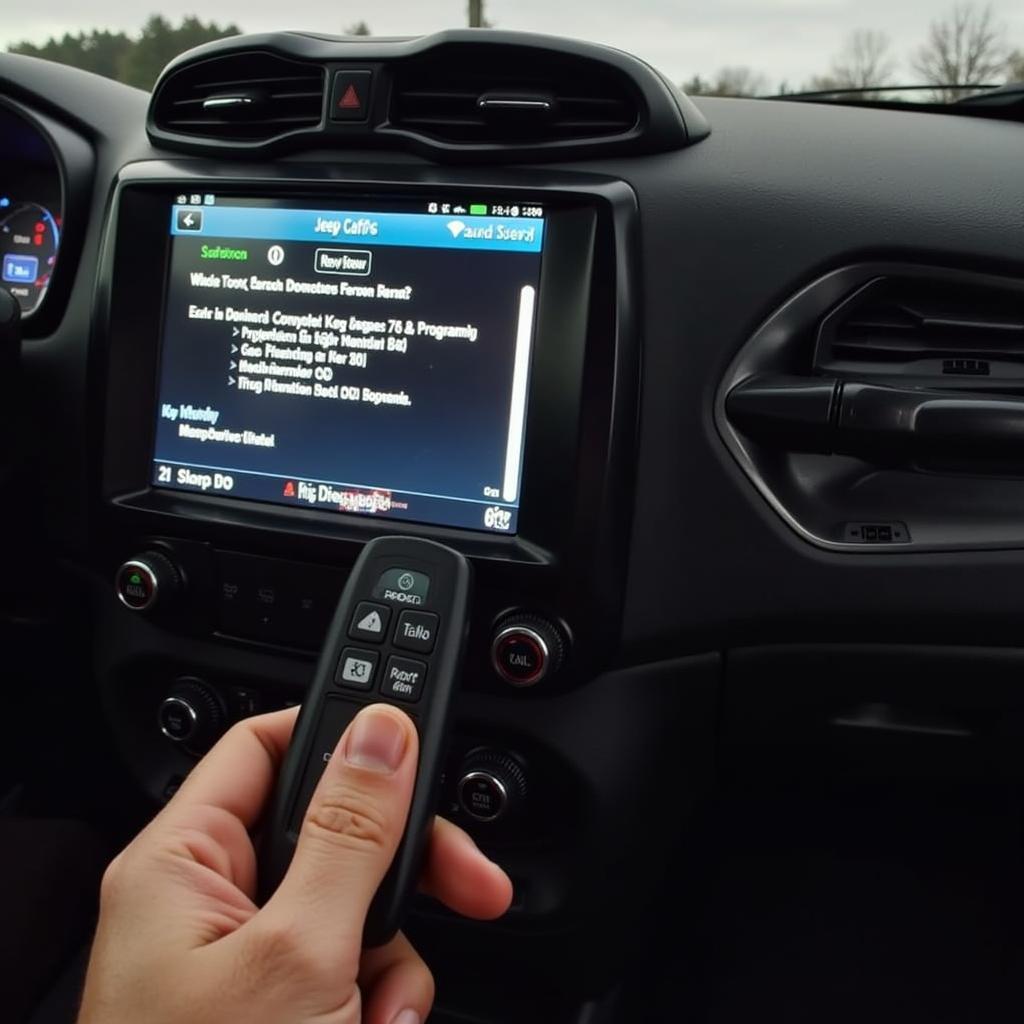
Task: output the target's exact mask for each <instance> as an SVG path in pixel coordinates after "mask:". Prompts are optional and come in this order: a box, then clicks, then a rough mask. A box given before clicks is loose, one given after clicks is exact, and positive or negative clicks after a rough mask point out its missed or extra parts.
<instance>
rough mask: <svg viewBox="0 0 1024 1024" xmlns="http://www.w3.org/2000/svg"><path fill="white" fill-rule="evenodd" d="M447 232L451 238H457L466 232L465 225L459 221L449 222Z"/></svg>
mask: <svg viewBox="0 0 1024 1024" xmlns="http://www.w3.org/2000/svg"><path fill="white" fill-rule="evenodd" d="M448 230H449V231H450V232H451V233H452V238H458V237H459V235H461V234H462V232H463V231H465V230H466V225H465V224H463V222H462V221H461V220H450V221H448Z"/></svg>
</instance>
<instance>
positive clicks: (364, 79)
mask: <svg viewBox="0 0 1024 1024" xmlns="http://www.w3.org/2000/svg"><path fill="white" fill-rule="evenodd" d="M372 80H373V72H372V71H338V72H335V75H334V86H333V88H332V89H331V120H332V121H365V120H366V119H367V118H368V117H369V116H370V84H371V82H372Z"/></svg>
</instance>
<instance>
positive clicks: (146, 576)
mask: <svg viewBox="0 0 1024 1024" xmlns="http://www.w3.org/2000/svg"><path fill="white" fill-rule="evenodd" d="M182 583H183V581H182V578H181V572H180V571H179V569H178V567H177V566H176V565H175V564H174V562H172V561H171V560H170V558H168V557H167V555H165V554H163V553H162V552H160V551H145V552H143V553H142V554H141V555H136V556H135V557H134V558H129V559H128V561H127V562H125V563H124V564H123V565H122V566H121V568H120V569H118V570H117V575H116V576H115V577H114V589H115V590H116V591H117V598H118V600H119V601H120V602H121V604H123V605H124V606H125V608H130V609H131V610H132V611H133V612H148V611H151V610H152V609H153V608H155V607H156V606H157V605H158V604H159V605H160V606H161V607H165V606H166V605H168V604H170V603H171V602H172V601H173V599H174V598H175V597H176V596H177V595H178V593H179V592H180V591H181V589H182Z"/></svg>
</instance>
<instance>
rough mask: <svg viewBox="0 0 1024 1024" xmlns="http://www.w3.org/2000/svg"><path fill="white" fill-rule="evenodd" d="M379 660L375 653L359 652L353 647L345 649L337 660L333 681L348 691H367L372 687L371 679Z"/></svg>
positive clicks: (378, 655) (375, 672)
mask: <svg viewBox="0 0 1024 1024" xmlns="http://www.w3.org/2000/svg"><path fill="white" fill-rule="evenodd" d="M379 660H380V654H378V652H377V651H361V650H357V649H356V648H355V647H346V648H345V650H343V651H342V652H341V657H340V658H339V659H338V668H337V670H336V671H335V673H334V681H335V682H336V683H337V684H338V685H339V686H344V687H346V688H347V689H349V690H369V689H370V688H371V687H372V686H373V677H374V676H375V675H376V674H377V662H378V661H379Z"/></svg>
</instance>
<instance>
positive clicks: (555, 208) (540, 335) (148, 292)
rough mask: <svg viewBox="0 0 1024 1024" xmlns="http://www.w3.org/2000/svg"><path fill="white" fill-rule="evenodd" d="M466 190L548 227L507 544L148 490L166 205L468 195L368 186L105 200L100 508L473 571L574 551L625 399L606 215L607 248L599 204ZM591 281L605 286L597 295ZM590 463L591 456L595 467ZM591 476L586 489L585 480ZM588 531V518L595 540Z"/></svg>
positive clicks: (126, 192)
mask: <svg viewBox="0 0 1024 1024" xmlns="http://www.w3.org/2000/svg"><path fill="white" fill-rule="evenodd" d="M473 187H474V189H475V190H476V192H477V194H480V195H481V196H486V198H487V199H488V200H489V201H494V200H495V199H500V200H501V201H512V200H515V201H518V202H520V203H522V202H529V201H530V200H531V199H532V200H535V201H537V202H540V203H542V204H543V206H544V208H545V215H546V221H547V228H546V231H547V238H546V242H545V250H544V257H543V259H542V267H541V285H540V289H539V304H538V313H537V327H536V336H535V342H534V352H533V359H534V362H533V370H532V373H531V385H530V395H529V401H528V407H527V426H526V442H525V446H524V469H523V478H522V491H521V497H520V506H519V523H518V526H519V529H518V533H517V534H516V535H515V536H501V535H492V534H489V533H481V532H478V531H473V530H465V529H454V528H451V527H443V526H435V525H427V524H418V523H409V522H405V521H400V520H395V519H378V518H374V517H364V516H360V515H354V514H343V513H334V512H329V511H319V510H306V509H294V508H290V507H284V506H278V505H273V504H269V503H262V502H257V501H252V500H241V499H231V498H221V497H212V496H204V495H197V494H194V493H189V492H179V491H171V490H166V489H159V488H155V487H153V486H152V485H151V483H150V480H151V456H152V451H153V447H152V446H153V434H154V430H155V421H156V419H155V408H156V406H155V403H156V401H157V384H158V381H157V378H158V370H159V362H158V345H157V344H156V343H155V339H157V338H159V337H160V335H161V329H162V322H163V298H164V291H165V287H166V277H167V274H166V266H167V258H168V253H169V245H170V236H169V233H168V231H167V218H168V211H169V209H170V198H171V197H172V195H173V194H174V193H175V192H176V191H193V190H198V191H204V190H206V191H213V192H216V193H218V194H221V195H229V194H231V195H252V196H266V197H268V198H278V197H279V198H289V199H301V200H304V201H306V200H308V201H311V202H316V201H321V202H325V203H326V202H331V203H335V204H337V203H343V202H345V200H346V198H347V197H352V198H364V199H367V200H374V199H377V200H381V201H383V200H386V199H388V198H396V199H409V198H414V199H426V198H428V197H429V198H432V199H433V198H437V199H442V198H446V197H450V198H455V196H456V195H462V194H464V188H465V186H455V185H450V184H447V183H446V184H443V185H442V184H435V183H433V182H422V183H415V184H413V183H409V182H395V181H387V182H385V181H365V180H364V181H352V182H346V183H344V184H343V185H342V184H341V183H338V184H335V183H333V182H332V183H327V182H324V181H323V180H319V181H301V182H300V181H295V180H265V179H261V180H259V181H253V180H251V179H245V178H241V177H239V178H225V177H216V178H212V177H211V178H204V177H199V176H196V177H187V176H185V177H182V176H168V177H165V178H161V177H154V178H152V179H150V180H145V181H132V180H122V181H121V182H120V183H119V184H118V186H117V189H116V191H115V195H114V198H113V206H112V216H111V221H110V224H109V227H108V237H107V240H106V246H105V252H106V257H107V259H106V263H107V266H108V268H109V272H108V273H104V274H103V275H102V276H101V281H100V294H98V296H97V299H98V302H97V311H98V316H99V318H100V323H101V324H102V330H103V332H104V334H105V336H106V341H107V352H108V356H109V358H110V364H109V374H108V381H109V389H110V390H109V392H108V401H107V403H106V439H107V443H106V444H105V446H104V451H103V460H104V466H103V469H104V472H103V480H104V484H103V498H104V500H105V501H106V502H108V503H112V504H113V505H115V506H117V507H120V508H124V509H132V510H136V511H138V512H143V513H148V514H150V516H151V517H155V518H156V519H158V520H162V521H163V524H164V528H165V529H171V528H172V523H174V522H177V523H179V524H182V523H185V522H192V523H202V522H205V523H207V524H209V525H210V526H211V527H218V528H219V527H248V528H252V529H256V530H260V531H267V532H269V533H272V534H280V533H285V534H293V535H295V534H301V535H303V536H304V537H310V538H320V539H335V540H339V541H345V542H358V543H362V542H364V541H365V540H367V539H369V538H370V537H372V536H376V535H379V534H381V533H384V532H387V533H397V534H410V535H419V536H430V537H435V538H439V539H445V540H448V541H449V542H451V543H453V544H454V545H455V546H457V547H459V548H460V549H461V550H464V551H466V552H467V553H468V554H472V555H476V556H478V557H481V558H487V559H494V560H501V561H515V562H526V563H534V564H537V563H540V564H545V563H548V564H550V563H554V562H556V561H558V560H560V556H562V555H564V554H565V553H566V552H567V550H568V549H569V548H570V547H575V546H578V544H577V543H574V542H578V541H579V540H580V537H579V535H578V527H579V518H580V513H581V511H583V512H584V514H585V510H586V508H587V507H588V506H589V508H590V509H591V510H593V509H595V507H596V506H595V504H593V502H597V501H600V496H601V493H602V492H603V490H604V486H603V485H604V482H605V481H604V480H603V479H602V476H603V474H604V471H605V468H606V467H605V464H604V457H605V456H606V455H607V452H608V445H609V440H610V438H609V433H608V432H609V431H610V430H611V427H612V420H613V415H612V414H613V411H614V409H613V404H614V402H615V400H616V399H617V398H621V397H622V392H617V391H616V389H615V386H614V385H615V381H616V380H617V379H618V378H619V377H621V372H620V373H618V374H617V369H621V368H619V367H617V365H616V364H617V361H618V358H619V357H620V356H622V355H623V354H624V353H623V352H622V351H621V350H620V349H619V347H618V346H617V345H616V341H617V338H616V335H617V332H616V330H615V327H616V324H615V317H614V313H615V308H616V307H615V298H616V296H615V291H616V289H615V287H614V286H615V276H614V261H613V262H612V263H611V264H610V265H608V266H606V267H604V268H603V270H601V272H600V273H598V271H597V270H596V268H595V264H594V260H595V252H596V251H597V248H596V245H595V242H596V239H597V236H598V233H599V230H600V229H601V223H600V221H601V220H602V218H601V216H600V215H601V214H602V212H603V213H604V214H605V223H604V231H605V232H606V233H609V234H610V237H611V238H614V235H613V234H611V228H612V225H611V224H610V223H609V222H608V218H607V213H608V209H607V207H608V205H609V204H608V201H607V200H606V199H605V200H603V201H602V200H601V198H599V197H596V196H594V195H587V194H585V193H584V194H580V193H578V192H573V191H563V190H559V191H558V192H557V193H555V192H553V191H551V190H549V189H545V188H538V187H536V186H530V185H526V184H524V185H517V186H515V187H511V188H510V187H508V186H504V187H503V186H501V185H493V186H492V185H489V186H487V187H486V191H482V186H481V185H479V184H477V183H474V184H473ZM623 191H626V190H624V189H623ZM630 195H631V193H630ZM602 206H603V207H605V209H604V211H602V209H601V207H602ZM147 252H148V253H152V254H155V255H154V258H153V259H152V260H150V261H146V260H144V259H140V258H139V253H147ZM609 273H610V274H611V276H610V277H608V275H609ZM599 276H601V277H603V278H604V279H603V280H602V281H600V282H598V280H597V278H598V277H599ZM115 282H116V287H115ZM599 283H600V284H601V286H602V287H598V284H599ZM592 286H593V287H592ZM595 302H597V303H599V304H600V303H602V302H603V303H605V309H604V310H603V312H605V313H607V312H609V311H610V313H611V315H610V317H607V318H606V317H604V316H602V317H601V318H600V323H598V322H597V318H596V317H595V316H594V314H595V309H594V304H595ZM140 339H143V342H142V343H141V344H140ZM149 339H153V341H152V342H150V341H149ZM585 376H586V377H588V378H593V379H594V384H595V387H594V388H593V389H591V387H590V385H589V384H588V388H587V394H588V396H589V397H588V399H587V401H586V402H584V400H583V395H584V387H583V382H584V377H585ZM585 413H589V415H587V416H586V419H587V420H588V422H590V423H591V424H593V425H594V427H596V428H597V429H598V430H600V431H601V432H602V433H603V435H604V436H601V437H595V438H593V439H592V440H593V441H594V442H598V443H599V447H595V446H594V445H593V444H581V443H580V440H581V439H580V428H581V423H582V422H583V420H584V414H585ZM595 455H598V456H599V459H598V463H597V464H595V463H594V456H595ZM595 474H596V476H595V477H594V479H593V480H590V479H588V478H589V477H591V476H594V475H595ZM598 518H600V516H598V515H594V519H595V527H596V525H597V524H596V520H597V519H598ZM587 532H589V531H588V530H586V529H584V533H587Z"/></svg>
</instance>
